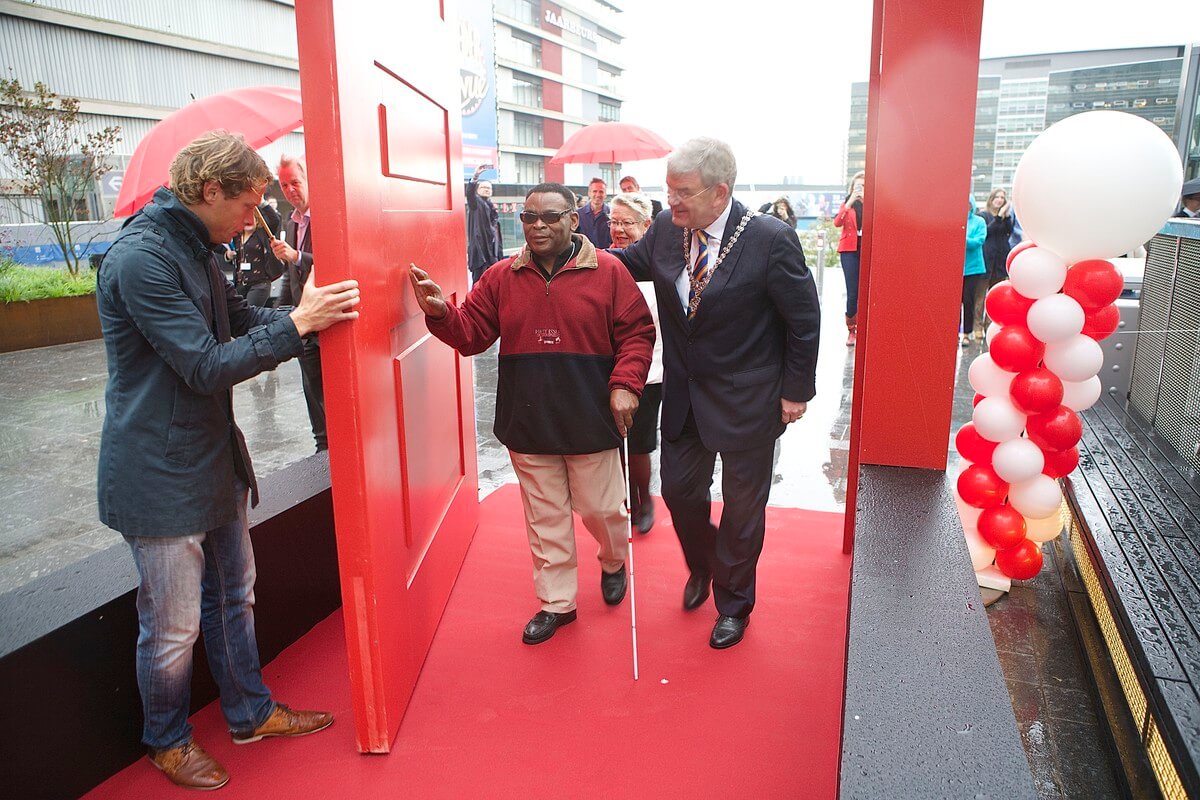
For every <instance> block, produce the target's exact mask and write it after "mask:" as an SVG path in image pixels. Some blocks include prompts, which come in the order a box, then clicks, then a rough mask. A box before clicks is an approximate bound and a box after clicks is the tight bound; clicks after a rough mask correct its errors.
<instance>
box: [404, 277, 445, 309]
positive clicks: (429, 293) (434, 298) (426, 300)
mask: <svg viewBox="0 0 1200 800" xmlns="http://www.w3.org/2000/svg"><path fill="white" fill-rule="evenodd" d="M408 277H409V279H410V280H411V281H412V287H413V295H414V296H415V297H416V298H417V305H419V306H420V307H421V310H422V311H424V312H425V316H427V317H431V318H433V319H441V318H442V317H444V316H446V299H445V298H444V297H442V287H440V286H438V285H437V284H436V283H434V282H433V280H432V279H431V278H430V277H429V273H428V272H426V271H425V270H423V269H421V268H420V267H418V266H417V265H416V264H409V265H408Z"/></svg>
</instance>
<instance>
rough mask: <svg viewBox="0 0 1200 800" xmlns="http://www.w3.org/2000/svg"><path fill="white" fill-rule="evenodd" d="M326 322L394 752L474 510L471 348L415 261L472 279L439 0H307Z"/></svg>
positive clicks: (359, 695) (359, 565)
mask: <svg viewBox="0 0 1200 800" xmlns="http://www.w3.org/2000/svg"><path fill="white" fill-rule="evenodd" d="M296 25H297V31H298V40H299V55H300V86H301V93H302V96H303V98H304V135H305V147H306V150H307V160H308V176H309V188H310V194H311V206H312V220H313V221H312V229H313V237H312V238H313V263H314V271H315V273H316V279H317V282H318V283H321V284H325V283H330V282H332V281H336V280H341V279H344V278H355V279H357V280H358V281H359V282H360V284H361V286H362V305H361V311H362V314H361V317H360V319H359V320H358V321H356V322H354V323H350V324H343V325H340V326H336V327H335V328H333V329H331V330H329V331H326V332H325V333H323V334H321V356H322V362H323V368H324V376H325V399H326V408H327V413H328V427H329V445H330V472H331V476H332V480H333V507H334V519H335V523H336V528H337V540H338V561H339V568H340V572H341V580H342V600H343V614H344V617H345V624H346V647H347V651H348V654H349V662H350V680H351V688H352V692H353V695H354V711H355V725H356V731H357V736H358V746H359V749H360V750H362V751H364V752H373V753H378V752H387V751H388V750H389V749H390V747H391V742H392V740H393V739H394V738H395V735H396V732H397V730H398V728H399V725H400V720H401V718H402V717H403V715H404V709H405V707H406V706H407V704H408V700H409V696H410V695H411V693H412V689H413V686H414V684H415V683H416V680H417V676H418V674H419V672H420V669H421V664H422V662H423V661H424V659H425V654H426V652H427V651H428V649H429V645H430V642H431V640H432V638H433V634H434V631H435V630H436V628H437V624H438V620H439V619H440V618H441V615H442V610H443V609H444V608H445V604H446V600H447V598H448V596H449V593H450V589H451V588H452V586H453V584H454V580H455V577H456V575H457V574H458V569H459V566H460V564H461V563H462V558H463V556H464V554H465V552H466V549H467V546H468V545H469V544H470V539H471V536H472V534H473V533H474V530H475V526H476V523H477V521H478V495H477V491H476V488H477V483H478V481H477V476H476V466H475V423H474V403H473V397H472V386H471V367H470V362H469V360H465V359H461V358H460V357H459V356H458V355H457V354H456V353H455V352H454V351H453V350H451V349H450V348H449V347H446V346H445V345H443V344H442V343H441V342H439V341H437V340H436V339H433V338H432V337H431V336H430V335H429V333H428V332H427V330H426V328H425V323H424V319H423V317H422V315H421V313H420V311H419V309H418V308H417V305H416V303H415V301H414V300H413V299H412V295H411V292H410V290H409V284H408V277H407V265H408V264H409V262H411V261H415V262H417V263H419V264H420V265H421V266H422V267H424V268H425V269H427V270H429V272H430V273H431V274H432V275H433V277H434V279H435V280H436V281H438V282H439V283H440V284H441V285H442V288H443V290H444V291H445V292H446V294H447V295H448V296H452V297H454V298H455V299H456V300H457V299H461V297H462V295H463V293H464V292H465V291H466V276H467V268H466V258H465V222H464V216H463V195H462V185H461V174H462V168H461V164H460V155H459V154H460V141H461V129H460V121H459V114H458V108H459V100H458V97H459V87H458V75H459V69H458V31H457V27H456V26H454V25H452V24H450V23H449V22H448V21H447V16H446V4H445V2H444V0H405V2H403V3H361V2H354V1H353V0H345V1H344V2H343V1H342V0H303V2H298V3H296Z"/></svg>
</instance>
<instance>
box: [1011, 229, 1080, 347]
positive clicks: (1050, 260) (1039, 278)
mask: <svg viewBox="0 0 1200 800" xmlns="http://www.w3.org/2000/svg"><path fill="white" fill-rule="evenodd" d="M1008 280H1009V281H1010V282H1011V283H1012V286H1013V288H1014V289H1016V290H1017V294H1019V295H1022V296H1023V297H1028V298H1030V299H1033V300H1037V299H1039V298H1042V297H1049V296H1050V295H1052V294H1055V293H1057V292H1058V291H1059V290H1060V289H1062V287H1063V283H1065V282H1066V280H1067V262H1066V261H1063V260H1062V259H1061V258H1059V257H1058V256H1057V255H1055V254H1054V253H1053V252H1051V251H1050V250H1049V249H1047V248H1045V247H1042V246H1041V245H1040V244H1039V245H1038V246H1037V247H1030V248H1029V249H1027V250H1022V251H1021V252H1019V253H1017V255H1016V257H1015V258H1013V260H1012V263H1011V264H1009V265H1008ZM1080 327H1083V326H1082V325H1080Z"/></svg>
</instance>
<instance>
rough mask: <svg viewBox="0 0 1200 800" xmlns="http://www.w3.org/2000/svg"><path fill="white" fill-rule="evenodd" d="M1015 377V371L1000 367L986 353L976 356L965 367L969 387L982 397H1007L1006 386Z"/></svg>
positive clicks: (1009, 384)
mask: <svg viewBox="0 0 1200 800" xmlns="http://www.w3.org/2000/svg"><path fill="white" fill-rule="evenodd" d="M1015 377H1017V373H1015V372H1008V371H1007V370H1003V369H1000V367H998V366H997V365H996V362H995V361H992V357H991V356H989V355H988V354H987V353H983V354H981V355H978V356H976V357H975V360H974V361H972V362H971V366H970V367H969V368H968V369H967V380H969V381H970V382H971V388H972V389H974V390H975V391H977V392H979V393H980V394H981V395H983V396H984V397H996V396H1000V397H1008V387H1009V386H1011V385H1012V382H1013V378H1015Z"/></svg>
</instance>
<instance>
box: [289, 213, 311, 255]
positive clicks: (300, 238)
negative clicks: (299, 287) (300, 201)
mask: <svg viewBox="0 0 1200 800" xmlns="http://www.w3.org/2000/svg"><path fill="white" fill-rule="evenodd" d="M292 222H294V223H296V266H297V267H298V266H300V261H301V256H300V245H301V244H303V242H304V236H305V234H307V233H308V222H309V210H308V209H305V210H304V213H303V214H301V213H300V212H299V211H296V210H295V209H292Z"/></svg>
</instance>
